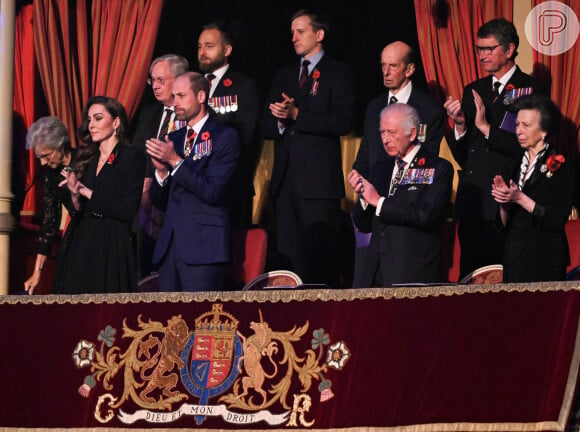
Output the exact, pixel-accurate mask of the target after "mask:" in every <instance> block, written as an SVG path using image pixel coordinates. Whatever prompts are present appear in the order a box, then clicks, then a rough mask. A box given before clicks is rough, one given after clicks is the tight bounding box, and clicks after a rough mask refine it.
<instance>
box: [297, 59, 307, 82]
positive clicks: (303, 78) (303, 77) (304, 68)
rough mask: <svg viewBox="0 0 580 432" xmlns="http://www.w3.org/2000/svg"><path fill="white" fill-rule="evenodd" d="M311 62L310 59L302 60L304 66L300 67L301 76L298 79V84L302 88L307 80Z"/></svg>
mask: <svg viewBox="0 0 580 432" xmlns="http://www.w3.org/2000/svg"><path fill="white" fill-rule="evenodd" d="M309 64H310V61H309V60H304V61H303V62H302V68H301V69H300V78H299V79H298V86H299V87H300V88H302V86H303V85H304V83H305V82H306V78H308V65H309ZM295 70H296V69H295Z"/></svg>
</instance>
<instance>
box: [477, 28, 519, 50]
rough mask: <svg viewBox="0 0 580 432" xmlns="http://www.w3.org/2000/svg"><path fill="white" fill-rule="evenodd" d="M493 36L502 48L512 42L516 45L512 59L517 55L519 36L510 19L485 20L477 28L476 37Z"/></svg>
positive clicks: (505, 48) (506, 47)
mask: <svg viewBox="0 0 580 432" xmlns="http://www.w3.org/2000/svg"><path fill="white" fill-rule="evenodd" d="M491 36H493V37H494V38H496V39H497V43H499V44H500V45H501V46H502V47H503V49H504V50H507V49H508V48H509V45H510V44H511V43H513V44H514V45H515V47H516V49H515V50H514V54H513V56H512V60H513V59H515V58H516V56H517V55H518V46H519V45H520V38H519V36H518V32H517V30H516V27H515V26H514V24H513V23H512V22H511V21H508V20H506V19H505V18H496V19H492V20H491V21H488V22H486V23H485V24H484V25H482V26H481V27H480V28H479V30H477V37H478V38H480V39H484V38H488V37H491Z"/></svg>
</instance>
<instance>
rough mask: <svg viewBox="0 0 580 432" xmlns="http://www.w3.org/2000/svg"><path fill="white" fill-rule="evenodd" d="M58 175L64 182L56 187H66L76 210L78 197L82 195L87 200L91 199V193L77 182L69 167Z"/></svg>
mask: <svg viewBox="0 0 580 432" xmlns="http://www.w3.org/2000/svg"><path fill="white" fill-rule="evenodd" d="M60 175H61V176H63V177H64V180H63V181H61V182H60V183H59V184H58V186H59V187H63V186H65V185H66V186H67V187H68V190H69V191H70V193H71V197H72V200H73V204H74V205H75V207H76V208H77V210H78V199H79V198H80V196H81V195H82V196H84V197H86V198H88V199H91V197H92V196H93V191H92V190H91V189H89V188H88V187H86V186H85V185H84V184H82V183H81V182H80V181H79V179H78V178H77V176H76V174H75V173H74V171H73V170H72V169H71V168H70V167H65V168H63V169H62V170H61V171H60Z"/></svg>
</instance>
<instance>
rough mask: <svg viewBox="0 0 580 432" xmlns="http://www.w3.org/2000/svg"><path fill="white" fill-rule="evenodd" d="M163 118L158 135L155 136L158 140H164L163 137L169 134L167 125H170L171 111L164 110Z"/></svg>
mask: <svg viewBox="0 0 580 432" xmlns="http://www.w3.org/2000/svg"><path fill="white" fill-rule="evenodd" d="M164 111H165V118H164V119H163V123H162V124H161V129H159V134H158V135H157V138H159V139H160V140H162V139H164V138H165V135H167V133H168V132H169V123H171V115H172V114H173V111H172V110H170V109H169V108H165V110H164Z"/></svg>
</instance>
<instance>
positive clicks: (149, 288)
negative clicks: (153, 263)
mask: <svg viewBox="0 0 580 432" xmlns="http://www.w3.org/2000/svg"><path fill="white" fill-rule="evenodd" d="M137 289H138V291H139V292H157V291H159V275H158V274H157V273H153V274H151V275H150V276H147V277H144V278H143V279H141V280H140V281H139V283H138V284H137Z"/></svg>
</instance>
